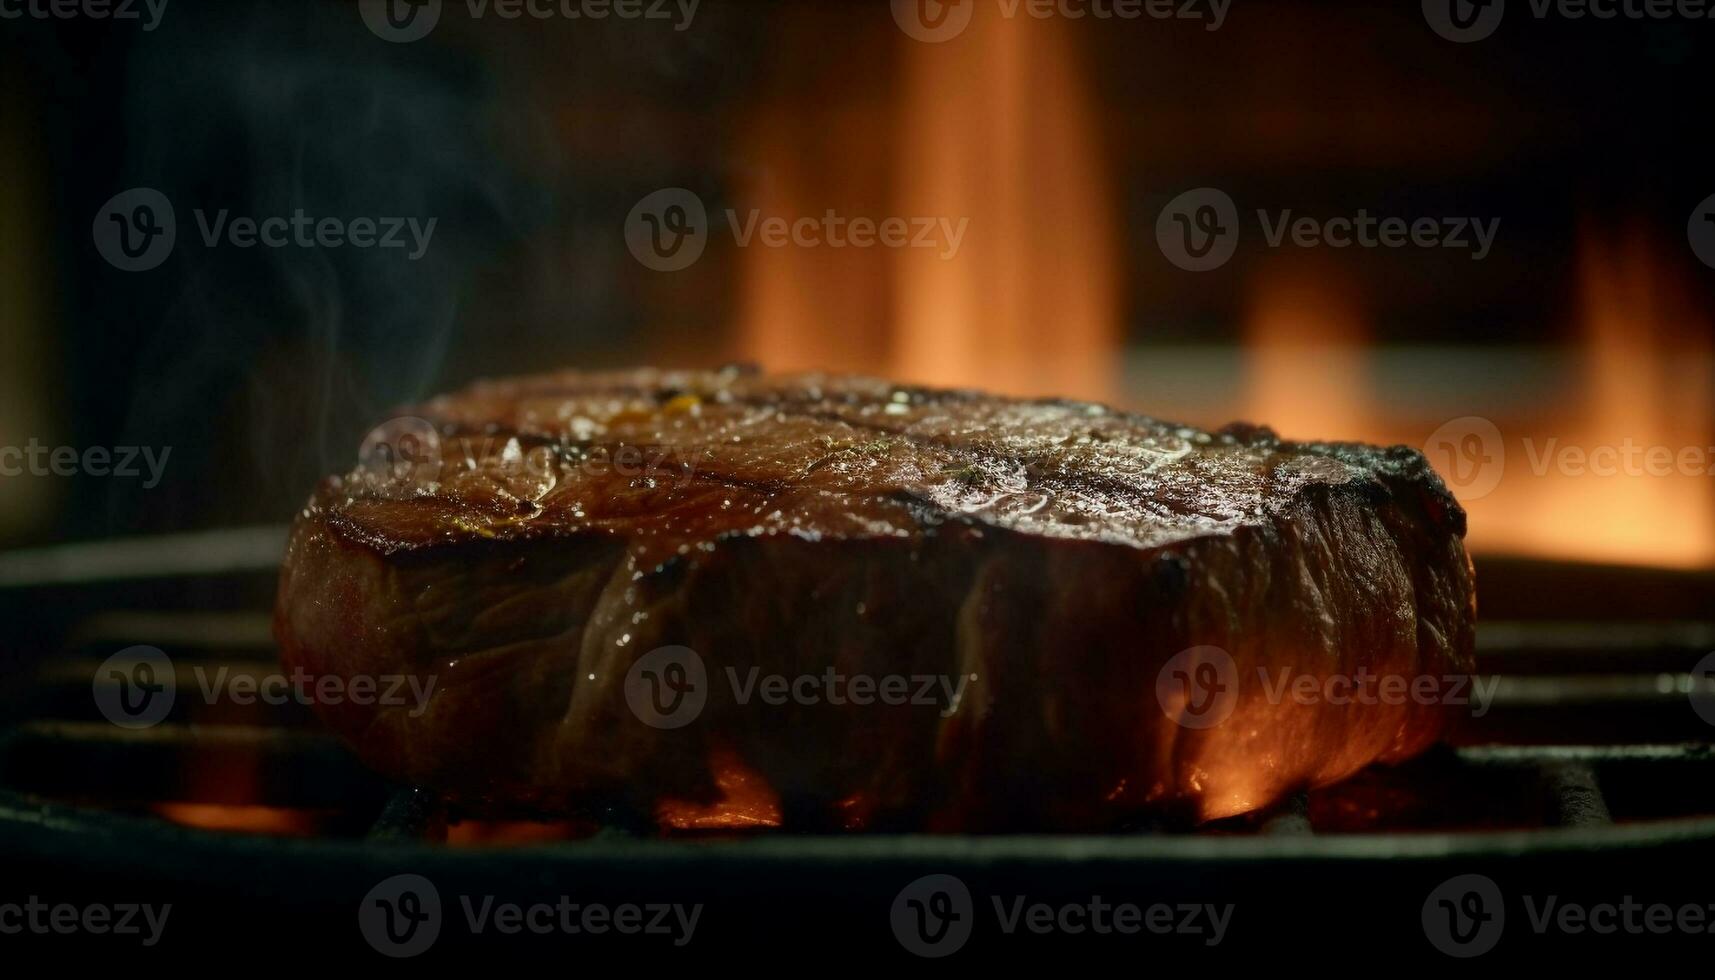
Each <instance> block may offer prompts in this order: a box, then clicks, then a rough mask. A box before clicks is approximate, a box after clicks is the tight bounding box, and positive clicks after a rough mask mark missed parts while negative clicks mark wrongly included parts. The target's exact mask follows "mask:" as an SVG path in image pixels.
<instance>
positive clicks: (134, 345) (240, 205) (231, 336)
mask: <svg viewBox="0 0 1715 980" xmlns="http://www.w3.org/2000/svg"><path fill="white" fill-rule="evenodd" d="M1513 7H1514V8H1516V9H1513V10H1510V11H1509V13H1508V19H1507V20H1506V22H1505V23H1503V25H1502V27H1501V29H1500V30H1499V32H1498V33H1497V34H1496V35H1495V36H1494V37H1492V38H1489V39H1488V40H1485V41H1483V42H1480V43H1477V44H1471V45H1455V44H1450V43H1448V42H1447V41H1444V40H1443V39H1441V38H1439V37H1436V36H1435V35H1434V34H1433V33H1432V32H1431V31H1430V30H1429V29H1428V27H1427V26H1426V24H1425V22H1424V19H1423V15H1422V13H1421V11H1420V9H1419V5H1418V4H1417V3H1415V2H1400V3H1391V4H1368V3H1291V2H1281V3H1263V2H1252V3H1246V2H1245V0H1235V2H1234V4H1233V7H1232V10H1231V11H1230V13H1229V19H1228V22H1227V24H1226V25H1225V26H1224V27H1223V28H1222V29H1221V30H1220V31H1217V32H1212V33H1208V32H1203V31H1202V30H1201V28H1200V27H1199V26H1197V25H1192V24H1179V23H1172V22H1166V23H1157V22H1151V21H1143V22H1140V23H1135V24H1116V23H1099V22H1096V21H1084V22H1080V23H1078V24H1076V25H1074V26H1073V27H1072V33H1073V34H1074V35H1075V36H1076V38H1077V40H1078V44H1079V57H1080V59H1081V60H1082V62H1083V64H1084V65H1085V66H1086V72H1087V77H1088V79H1089V80H1090V86H1091V90H1092V93H1093V98H1094V100H1095V102H1096V105H1097V109H1098V116H1097V118H1098V119H1099V121H1100V131H1101V140H1100V146H1101V152H1102V153H1103V154H1104V156H1105V165H1106V166H1107V168H1108V169H1109V170H1110V171H1111V172H1112V174H1113V175H1114V180H1113V185H1114V194H1113V200H1114V206H1115V207H1116V208H1117V209H1118V211H1117V213H1116V215H1115V227H1116V228H1117V229H1118V241H1119V245H1120V246H1121V248H1122V256H1121V258H1120V261H1119V263H1118V268H1119V269H1120V271H1121V274H1122V284H1121V299H1122V309H1123V324H1124V333H1125V337H1124V342H1125V346H1126V348H1127V349H1128V350H1133V351H1136V350H1145V351H1147V350H1148V349H1149V348H1150V347H1151V345H1160V344H1166V345H1174V344H1186V343H1192V344H1201V345H1213V346H1216V347H1218V346H1220V345H1230V344H1237V343H1240V342H1241V340H1242V337H1243V329H1242V321H1243V318H1244V311H1245V308H1246V303H1247V299H1246V291H1245V288H1244V286H1245V283H1247V282H1248V281H1250V279H1251V278H1252V277H1254V275H1255V274H1257V272H1258V268H1257V265H1256V264H1257V263H1258V262H1260V261H1262V259H1261V258H1259V256H1258V252H1257V251H1256V250H1250V251H1244V250H1241V253H1240V255H1239V257H1238V258H1237V259H1235V261H1234V262H1233V263H1232V264H1231V265H1229V266H1228V267H1226V268H1223V269H1221V270H1219V271H1218V272H1216V273H1212V274H1208V275H1204V276H1193V275H1185V274H1182V273H1179V272H1178V270H1176V269H1173V268H1172V267H1171V266H1169V265H1168V264H1167V263H1166V262H1165V261H1163V259H1162V258H1161V255H1160V254H1159V252H1158V251H1157V250H1156V247H1155V242H1154V239H1153V228H1154V223H1155V217H1156V214H1157V213H1158V212H1159V210H1160V208H1161V207H1162V204H1163V203H1164V202H1165V201H1166V200H1167V199H1169V198H1171V197H1172V196H1173V195H1174V194H1176V193H1177V192H1178V191H1180V190H1182V189H1185V188H1188V187H1195V186H1200V185H1205V184H1207V185H1214V186H1219V187H1223V188H1225V189H1227V190H1228V191H1229V192H1231V193H1232V194H1233V196H1234V197H1235V198H1236V199H1238V200H1239V202H1240V207H1241V210H1242V209H1244V208H1246V207H1251V206H1267V207H1271V208H1276V209H1279V208H1285V207H1293V208H1296V209H1301V210H1302V211H1303V212H1305V213H1323V214H1330V213H1337V212H1348V213H1349V212H1350V211H1351V210H1353V209H1355V208H1356V207H1357V206H1364V207H1367V208H1369V209H1370V210H1371V211H1372V213H1378V214H1403V215H1438V214H1476V215H1488V216H1499V217H1501V218H1502V219H1503V222H1504V225H1503V233H1502V235H1501V237H1500V239H1499V241H1498V242H1497V246H1496V251H1495V253H1494V254H1493V255H1492V256H1491V257H1490V258H1489V259H1488V260H1487V261H1485V262H1482V263H1470V262H1465V261H1460V260H1459V259H1457V258H1456V257H1454V256H1451V255H1437V254H1425V253H1423V252H1418V251H1412V250H1404V251H1397V252H1389V251H1383V250H1375V251H1364V250H1355V249H1352V250H1345V251H1343V252H1340V253H1338V254H1334V255H1331V256H1330V261H1331V262H1333V263H1334V265H1335V268H1334V270H1333V272H1332V273H1331V275H1332V281H1336V282H1338V283H1340V284H1341V288H1343V289H1346V290H1349V291H1350V292H1351V293H1352V294H1353V295H1355V296H1357V297H1360V298H1361V299H1362V302H1363V303H1364V305H1365V308H1366V310H1367V311H1368V314H1369V322H1370V324H1371V326H1372V329H1373V331H1374V335H1373V337H1371V338H1370V340H1371V341H1373V343H1375V344H1376V345H1378V346H1379V347H1381V348H1387V347H1389V346H1396V347H1398V348H1400V349H1403V350H1408V351H1409V350H1412V349H1415V348H1416V347H1419V346H1423V345H1430V346H1453V347H1456V348H1458V349H1459V350H1461V351H1469V352H1470V353H1471V356H1472V357H1474V358H1480V357H1481V356H1482V351H1483V350H1485V349H1488V348H1496V347H1516V346H1520V345H1524V346H1528V347H1531V348H1532V349H1537V348H1550V349H1552V348H1553V347H1555V346H1556V345H1565V344H1569V343H1572V342H1573V338H1574V331H1573V329H1572V327H1571V326H1570V325H1569V321H1570V319H1571V307H1572V305H1573V304H1574V303H1575V302H1576V297H1577V295H1578V282H1577V275H1578V262H1579V254H1580V253H1579V243H1580V241H1581V240H1584V239H1581V236H1585V237H1586V238H1587V237H1592V236H1593V237H1594V238H1595V239H1597V240H1603V239H1605V238H1611V239H1616V240H1617V239H1618V238H1620V237H1623V236H1641V237H1642V238H1644V239H1647V240H1648V241H1650V242H1652V243H1654V245H1653V246H1652V252H1651V254H1652V256H1653V257H1652V259H1651V261H1652V262H1654V263H1656V264H1658V265H1659V266H1661V269H1662V275H1663V276H1665V277H1668V278H1669V279H1672V280H1673V281H1676V282H1679V283H1681V284H1683V286H1684V288H1686V289H1688V290H1689V291H1690V295H1691V297H1692V301H1693V302H1694V303H1695V304H1696V305H1697V306H1700V307H1701V308H1703V309H1708V308H1709V303H1708V301H1709V299H1710V297H1711V293H1712V292H1715V290H1712V289H1711V284H1712V282H1715V271H1712V270H1709V269H1707V268H1705V267H1703V266H1702V265H1700V264H1698V263H1697V262H1696V260H1695V258H1694V256H1693V255H1692V254H1691V252H1690V250H1689V249H1688V248H1687V247H1686V243H1685V224H1686V221H1687V217H1688V215H1689V214H1690V212H1691V209H1692V208H1693V207H1694V206H1695V205H1696V203H1697V202H1698V201H1700V200H1702V199H1703V198H1704V197H1706V196H1707V195H1709V194H1710V193H1712V192H1715V170H1712V168H1711V166H1710V148H1711V141H1710V138H1709V122H1708V98H1707V90H1708V77H1709V66H1710V65H1711V64H1712V63H1715V62H1712V59H1711V57H1710V55H1711V52H1712V50H1715V21H1703V22H1685V21H1677V20H1674V21H1666V22H1650V21H1643V22H1633V21H1625V20H1619V21H1596V20H1582V21H1569V20H1565V19H1561V18H1551V19H1549V20H1542V21H1539V20H1536V19H1535V18H1533V17H1531V16H1530V15H1529V11H1528V5H1526V4H1524V3H1522V2H1520V3H1515V4H1514V5H1513ZM903 43H905V42H903V41H902V40H901V38H900V36H899V32H898V30H897V28H896V27H895V26H894V24H893V22H892V21H891V19H890V18H889V16H888V11H887V9H886V5H885V4H884V3H862V4H860V3H847V4H809V3H796V4H771V3H736V2H731V0H727V2H722V0H705V2H704V3H703V4H702V5H701V6H700V7H699V9H698V11H697V14H696V19H695V22H694V25H693V27H692V29H691V30H689V31H686V32H683V33H675V32H673V31H672V29H671V28H670V27H669V26H667V25H665V24H637V23H627V22H620V21H607V22H600V23H598V22H588V21H585V22H577V23H570V22H548V23H536V22H529V21H522V22H512V21H500V20H496V19H493V18H490V19H488V20H484V21H482V22H473V21H469V20H468V18H467V17H466V16H465V15H464V14H463V11H462V4H461V3H454V4H453V5H452V9H449V11H448V13H447V14H446V15H444V16H443V20H442V24H441V26H440V27H439V28H438V29H437V31H436V33H435V35H434V36H433V37H432V38H430V39H427V40H425V41H423V42H420V43H415V44H408V45H393V44H386V43H382V42H381V41H379V40H378V39H376V38H375V37H373V36H372V35H371V34H370V33H369V32H368V31H367V30H366V29H365V28H364V27H363V25H362V24H361V22H360V20H359V19H358V15H357V11H356V10H355V9H354V6H353V5H352V4H349V3H338V2H310V0H303V2H292V3H286V2H251V0H222V2H197V0H171V3H170V4H169V7H168V9H167V11H166V14H165V17H164V20H163V22H162V23H161V24H160V26H159V27H158V28H157V29H156V30H154V31H152V32H144V31H142V30H141V29H140V27H138V26H137V25H136V24H123V23H113V22H101V21H95V22H90V21H72V22H66V21H57V20H45V21H43V20H32V19H23V20H11V21H0V79H3V84H4V89H5V92H6V95H5V96H4V99H3V101H0V111H3V115H0V147H4V148H5V151H6V152H5V154H4V156H3V157H0V162H3V163H4V166H5V168H6V173H5V174H4V177H5V180H4V183H5V185H6V187H5V189H4V190H3V191H0V223H4V225H5V226H8V227H7V231H6V234H5V235H4V236H3V237H0V242H3V243H4V247H5V249H6V250H7V252H8V253H10V254H7V255H5V256H4V261H3V263H0V266H3V267H0V290H4V291H5V292H6V293H9V294H10V296H0V299H5V300H6V305H5V307H4V314H5V322H0V358H3V359H4V360H5V361H6V362H9V365H8V366H7V367H6V368H5V369H4V371H0V380H4V381H5V382H6V384H7V385H8V386H9V387H11V388H12V394H11V396H10V398H9V399H8V400H6V401H5V402H4V404H5V406H6V411H7V412H8V414H10V415H11V416H12V418H11V419H9V420H0V421H5V422H6V430H7V431H6V432H5V438H3V439H0V443H5V444H22V442H23V441H24V440H25V439H26V438H29V437H32V436H34V437H38V438H40V439H41V441H43V442H45V443H49V444H55V445H71V446H78V447H83V446H95V445H101V446H121V445H151V446H172V447H173V453H172V457H171V463H170V465H169V467H168V470H167V475H166V479H165V481H164V482H163V483H162V485H161V486H160V487H158V488H157V489H155V490H153V491H142V490H140V489H139V488H138V486H137V484H136V483H135V482H133V481H124V480H117V479H105V480H103V479H91V478H86V477H77V478H27V477H26V478H12V479H13V480H14V482H15V481H16V480H19V479H26V480H29V479H33V480H35V482H36V483H38V484H44V483H45V484H46V485H45V486H32V487H30V488H27V492H25V490H24V489H20V488H17V487H13V488H6V487H0V491H4V490H8V489H11V490H13V491H15V492H13V493H7V494H4V495H0V512H3V513H4V517H3V518H0V543H9V544H21V543H46V542H52V541H58V540H68V539H82V538H91V537H99V536H104V535H110V534H117V533H132V532H148V531H166V530H175V529H188V528H203V527H215V526H223V525H231V524H249V523H277V522H280V521H282V520H284V519H286V517H287V516H288V515H290V514H291V513H292V511H293V510H294V508H295V507H296V506H297V504H298V503H299V502H300V501H301V500H302V499H303V498H304V496H305V495H306V494H307V491H308V489H309V488H310V486H311V485H312V483H313V482H314V480H315V479H316V478H317V477H318V476H319V475H321V474H323V473H325V472H329V471H332V470H335V469H343V468H345V467H346V466H348V465H350V461H351V458H352V455H353V450H354V448H355V446H356V444H357V441H358V440H359V439H360V438H361V436H362V433H363V432H364V431H365V430H366V429H367V428H368V427H369V425H371V424H373V423H374V422H375V421H376V420H378V419H380V418H384V417H386V415H387V414H388V412H389V409H390V408H391V407H392V406H395V405H397V404H399V403H402V402H408V401H409V400H411V399H415V398H418V397H422V396H425V395H427V394H431V393H433V392H435V391H437V390H444V389H446V388H448V387H452V386H456V385H458V384H460V383H463V382H465V381H468V380H470V379H472V378H475V377H479V376H484V375H492V374H499V373H509V372H514V373H515V372H525V371H532V370H543V369H548V368H553V367H561V366H596V365H619V364H626V363H636V362H643V361H657V362H664V363H675V364H715V363H719V362H721V361H723V360H726V359H729V358H731V357H734V356H746V355H754V354H755V353H756V352H755V351H749V350H745V349H743V345H742V344H739V343H736V342H735V340H734V332H733V322H734V317H735V312H734V307H735V287H734V285H733V283H734V280H735V276H736V263H737V258H736V257H735V256H734V255H732V254H731V250H730V249H725V250H723V249H722V248H721V246H720V243H719V242H717V243H716V244H715V245H714V246H712V247H711V250H710V254H709V257H708V258H705V259H704V260H703V261H702V262H701V263H700V264H699V265H697V266H696V267H695V268H693V269H692V270H689V271H687V272H685V273H682V274H675V275H671V276H668V275H663V274H660V273H655V272H651V271H649V270H647V269H644V268H643V267H641V266H640V265H639V264H637V263H636V262H634V261H633V260H632V259H631V257H630V255H629V254H628V253H627V251H626V248H625V244H624V241H623V238H622V236H621V231H620V230H621V227H622V224H623V222H624V219H625V216H626V213H627V212H628V211H629V209H630V207H631V205H632V204H633V203H635V202H636V201H637V199H638V198H640V197H642V196H643V195H644V194H646V193H648V192H649V191H651V190H654V189H656V188H659V187H666V186H674V185H683V186H686V187H691V188H693V189H696V190H697V191H698V192H699V193H700V194H702V195H703V196H704V198H705V199H707V200H708V201H709V202H710V204H711V207H713V206H715V205H716V204H717V203H720V202H723V201H725V200H727V199H728V198H729V197H730V196H731V193H732V188H733V187H734V186H735V185H736V184H738V183H741V182H743V181H746V180H751V179H755V178H756V177H757V170H758V168H765V167H766V161H761V160H758V159H756V158H754V157H752V156H751V155H749V154H748V152H747V149H746V145H745V140H744V138H743V134H744V133H745V132H746V126H747V121H748V120H749V119H750V118H751V116H752V114H753V110H754V107H755V106H757V105H779V104H782V103H788V104H799V103H802V104H804V105H805V106H806V107H807V112H806V115H805V116H804V117H803V118H802V119H801V120H799V121H798V122H797V123H796V125H801V126H803V127H812V128H813V127H817V126H820V125H823V123H824V122H825V121H830V120H833V119H835V118H837V117H839V116H840V115H842V114H844V113H848V112H850V111H853V110H854V109H856V108H861V107H862V106H863V105H865V104H867V103H868V102H870V101H873V100H876V99H883V98H886V97H888V95H889V93H892V92H894V90H895V89H896V87H897V84H898V82H897V79H896V77H895V76H896V74H897V73H896V71H895V70H894V69H895V68H896V65H897V61H898V58H899V51H900V50H901V45H902V44H903ZM806 93H808V94H806ZM877 138H878V139H881V138H886V134H885V133H878V134H877ZM764 176H766V175H764ZM134 186H150V187H154V188H157V189H159V190H161V191H163V192H164V193H165V194H166V195H167V196H168V197H169V198H170V199H171V200H172V201H173V202H174V203H175V205H176V207H177V212H178V221H179V243H178V246H177V248H176V250H175V252H174V254H173V255H172V257H171V258H170V259H169V260H168V261H167V263H166V264H165V265H163V266H162V267H160V268H158V269H155V270H153V271H151V272H147V273H135V274H128V273H123V272H119V271H117V270H115V269H113V268H111V267H110V266H108V265H107V264H106V263H105V262H104V261H103V260H102V258H101V257H100V255H99V254H98V253H97V252H96V251H95V248H94V247H93V245H92V243H91V236H90V224H91V219H92V216H93V215H94V214H95V212H96V210H97V209H98V208H99V207H100V206H101V205H102V203H103V202H104V201H106V200H107V199H108V198H110V197H111V196H112V195H113V194H115V193H117V192H119V191H121V190H124V189H126V188H130V187H134ZM223 207H224V208H230V209H232V211H233V212H234V213H235V214H254V215H259V216H261V215H270V214H290V213H291V211H292V209H293V208H296V207H302V208H304V209H305V210H306V211H308V212H309V213H311V214H316V215H332V216H345V217H351V216H357V215H391V214H402V215H403V214H410V215H433V216H435V217H437V218H438V226H437V229H436V232H435V238H434V243H433V247H432V248H431V249H430V251H429V253H428V254H427V255H426V256H425V257H424V259H423V260H422V261H420V262H415V263H412V262H405V261H401V259H400V256H399V255H398V254H397V253H389V252H385V251H371V252H365V251H360V250H354V249H349V248H348V249H336V250H324V249H301V248H288V249H278V250H274V249H261V248H258V249H249V250H243V249H235V248H230V247H222V248H215V249H209V248H205V247H204V246H203V244H202V243H201V241H200V239H199V238H198V237H197V234H196V228H195V223H194V218H193V217H192V214H191V210H192V209H193V208H201V209H205V210H207V211H209V212H213V211H215V210H217V209H219V208H223ZM764 353H766V352H764ZM827 366H829V367H834V368H840V367H846V366H847V365H842V364H830V365H827ZM856 366H860V367H862V366H865V365H856ZM1122 394H1123V395H1125V396H1131V395H1134V394H1135V395H1137V397H1136V398H1135V399H1133V400H1135V401H1137V402H1139V403H1141V404H1142V407H1146V408H1149V409H1151V410H1153V411H1162V412H1170V411H1171V410H1172V406H1161V405H1157V404H1153V403H1151V401H1150V399H1149V398H1148V397H1147V393H1142V394H1138V393H1134V392H1123V393H1122ZM1197 421H1208V420H1204V419H1197Z"/></svg>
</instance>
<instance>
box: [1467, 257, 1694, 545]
mask: <svg viewBox="0 0 1715 980" xmlns="http://www.w3.org/2000/svg"><path fill="white" fill-rule="evenodd" d="M1580 258H1581V261H1580V275H1579V278H1580V283H1581V296H1580V298H1579V313H1580V320H1581V322H1580V324H1579V327H1580V329H1581V331H1582V341H1583V344H1582V348H1581V351H1580V369H1581V377H1580V378H1579V387H1578V389H1577V390H1576V391H1574V392H1571V393H1570V394H1571V395H1572V398H1571V401H1572V404H1567V405H1562V406H1558V407H1557V408H1558V410H1557V412H1556V414H1555V416H1554V417H1553V418H1551V419H1549V420H1547V421H1546V422H1545V423H1544V424H1540V425H1537V426H1536V427H1535V429H1536V431H1535V432H1534V433H1533V438H1532V439H1531V442H1530V443H1529V444H1528V445H1527V444H1525V442H1524V440H1523V439H1522V438H1520V439H1514V438H1512V437H1511V434H1510V433H1507V430H1506V427H1505V425H1504V424H1503V425H1502V431H1503V433H1507V438H1506V453H1507V455H1506V463H1505V466H1506V468H1505V474H1506V476H1505V478H1504V479H1503V480H1502V481H1501V484H1500V486H1499V487H1498V488H1497V489H1496V490H1495V492H1494V493H1493V494H1490V495H1489V496H1487V497H1484V498H1482V499H1480V500H1476V501H1473V502H1471V504H1470V505H1469V510H1470V513H1471V524H1472V538H1473V540H1474V541H1475V542H1476V543H1477V545H1478V546H1479V547H1480V548H1481V549H1483V550H1489V551H1500V552H1506V553H1511V554H1523V555H1532V556H1539V557H1552V558H1576V559H1581V560H1588V561H1600V562H1612V563H1616V564H1652V565H1667V566H1675V567H1710V566H1715V506H1712V504H1715V497H1712V494H1711V487H1712V485H1715V481H1712V480H1711V477H1710V475H1709V474H1708V472H1707V467H1708V466H1709V464H1710V463H1711V462H1712V461H1711V460H1709V459H1708V458H1707V456H1706V455H1704V454H1706V452H1707V450H1708V448H1709V447H1711V446H1715V427H1712V425H1711V417H1710V406H1711V397H1710V396H1711V385H1710V378H1709V366H1710V358H1709V346H1708V341H1707V337H1708V336H1709V334H1708V330H1709V324H1708V323H1707V321H1706V319H1705V317H1704V315H1703V314H1702V313H1701V312H1700V311H1699V310H1698V309H1697V308H1696V306H1695V305H1694V304H1693V303H1692V302H1691V301H1690V300H1689V299H1687V297H1686V295H1685V292H1684V290H1683V289H1682V288H1681V287H1680V284H1679V283H1678V282H1676V281H1674V280H1673V278H1672V277H1671V276H1670V275H1669V274H1668V273H1666V272H1664V270H1665V269H1669V268H1672V266H1671V265H1669V264H1668V263H1667V262H1666V261H1665V260H1664V257H1663V256H1662V255H1660V254H1658V252H1657V251H1656V250H1655V249H1653V248H1652V247H1651V246H1650V245H1649V243H1648V242H1647V241H1646V240H1644V239H1643V238H1642V237H1640V236H1637V235H1631V236H1625V237H1622V238H1621V239H1620V240H1619V241H1618V243H1615V244H1604V243H1603V242H1601V241H1599V240H1598V239H1597V237H1596V236H1594V235H1589V234H1586V235H1585V236H1584V237H1583V241H1582V248H1581V256H1580ZM1497 421H1498V420H1497ZM1551 440H1555V441H1554V442H1552V443H1551ZM1551 445H1552V447H1553V448H1552V449H1550V446H1551ZM1627 446H1632V447H1637V448H1638V449H1639V450H1640V451H1644V452H1647V451H1648V450H1650V449H1655V450H1658V451H1659V452H1669V453H1672V454H1673V455H1674V457H1675V460H1676V463H1675V465H1674V466H1673V472H1671V473H1662V472H1656V473H1651V472H1646V471H1639V467H1638V466H1637V465H1634V466H1632V467H1629V468H1626V469H1622V471H1621V472H1619V473H1615V474H1613V475H1599V474H1595V473H1591V472H1585V471H1584V470H1585V466H1584V465H1582V459H1583V457H1581V456H1580V457H1573V458H1572V462H1573V463H1574V465H1575V466H1576V467H1577V468H1576V469H1573V470H1570V471H1568V470H1567V469H1566V467H1564V466H1563V465H1562V461H1565V460H1566V459H1567V457H1566V456H1565V455H1563V450H1564V451H1570V452H1573V453H1582V454H1593V453H1596V452H1597V451H1602V450H1608V451H1611V450H1614V449H1622V450H1623V449H1624V448H1625V447H1627ZM1684 451H1689V452H1690V453H1692V454H1693V456H1692V459H1693V460H1695V459H1696V458H1699V457H1701V458H1702V464H1701V465H1702V466H1703V467H1704V469H1705V471H1704V472H1697V471H1696V469H1695V467H1682V466H1680V465H1678V463H1677V459H1678V457H1679V455H1680V454H1681V453H1682V452H1684ZM1608 458H1610V459H1611V458H1612V453H1611V452H1609V454H1608ZM1637 460H1638V462H1639V463H1642V462H1644V458H1643V457H1637ZM1591 461H1592V462H1594V457H1591ZM1545 462H1547V463H1548V465H1547V467H1546V470H1545V471H1544V463H1545Z"/></svg>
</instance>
